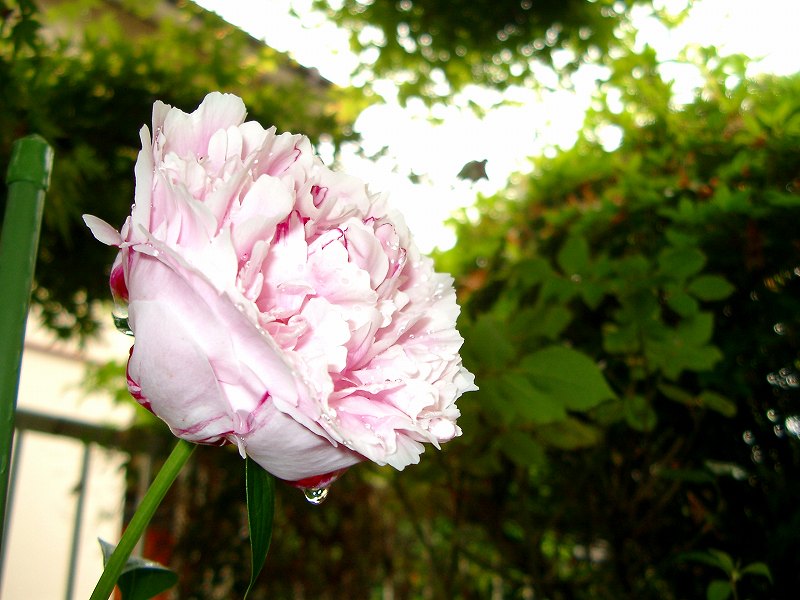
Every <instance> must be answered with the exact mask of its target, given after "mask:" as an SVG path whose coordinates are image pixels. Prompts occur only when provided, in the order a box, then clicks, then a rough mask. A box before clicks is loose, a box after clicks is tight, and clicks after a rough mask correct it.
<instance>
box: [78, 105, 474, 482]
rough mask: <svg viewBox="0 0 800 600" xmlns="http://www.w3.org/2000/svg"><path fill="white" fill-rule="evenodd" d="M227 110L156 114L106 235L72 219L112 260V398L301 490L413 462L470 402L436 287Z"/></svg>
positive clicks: (376, 225)
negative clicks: (117, 333) (120, 338)
mask: <svg viewBox="0 0 800 600" xmlns="http://www.w3.org/2000/svg"><path fill="white" fill-rule="evenodd" d="M245 112H246V111H245V107H244V104H243V102H242V101H241V99H239V98H237V97H236V96H232V95H228V94H220V93H212V94H209V95H208V96H207V97H206V98H205V100H204V101H203V102H202V104H201V105H200V106H199V107H198V108H197V110H195V111H194V112H193V113H191V114H186V113H184V112H183V111H181V110H178V109H176V108H172V107H170V106H168V105H165V104H163V103H161V102H156V104H155V106H154V108H153V132H154V133H153V138H152V141H151V137H150V131H149V130H148V128H147V127H143V128H142V130H141V133H140V135H141V140H142V150H141V152H140V153H139V158H138V160H137V163H136V169H135V172H136V192H135V204H134V206H133V210H132V213H131V215H130V217H128V219H127V220H126V222H125V224H124V225H123V227H122V230H121V231H120V232H118V231H116V230H115V229H114V228H113V227H111V226H110V225H108V224H107V223H105V222H104V221H101V220H100V219H98V218H96V217H93V216H91V215H86V216H85V217H84V219H85V221H86V223H87V225H88V226H89V227H90V228H91V230H92V232H93V233H94V235H95V237H96V238H97V239H98V240H100V241H101V242H104V243H106V244H109V245H113V246H117V247H119V249H120V252H119V254H118V256H117V259H116V261H115V263H114V266H113V267H112V272H111V288H112V292H113V295H114V297H115V299H116V300H117V301H118V302H124V303H127V307H128V318H129V326H130V329H131V331H132V332H133V333H134V335H135V344H134V346H133V348H132V350H131V356H130V360H129V363H128V386H129V389H130V391H131V393H132V395H133V396H134V397H135V398H136V399H137V400H138V401H139V402H140V403H141V404H142V405H144V406H145V407H147V408H148V409H150V410H151V411H152V412H154V413H155V414H156V415H157V416H159V417H160V418H161V419H163V420H164V421H165V422H166V423H167V424H168V425H169V426H170V428H171V430H172V431H173V433H174V434H175V435H177V436H179V437H181V438H184V439H186V440H189V441H192V442H197V443H205V444H222V443H234V444H237V445H238V446H239V449H240V451H241V453H242V454H243V455H244V454H246V455H248V456H250V457H251V458H252V459H253V460H255V461H256V462H257V463H259V464H260V465H261V466H262V467H264V468H265V469H266V470H267V471H269V472H271V473H273V474H274V475H276V476H277V477H280V478H282V479H286V480H289V481H293V482H299V483H300V484H301V485H307V486H311V485H321V484H324V483H327V482H328V480H330V479H332V478H334V477H335V474H336V473H338V472H340V471H341V470H342V469H345V468H347V467H349V466H351V465H353V464H355V463H358V462H360V461H363V460H365V459H368V460H372V461H374V462H376V463H378V464H381V465H384V464H389V465H392V466H393V467H395V468H397V469H403V468H404V467H405V466H406V465H408V464H412V463H416V462H418V461H419V456H420V454H421V453H422V452H423V451H424V448H425V446H424V444H425V443H431V444H433V445H434V446H436V447H437V448H438V447H439V445H440V444H441V443H442V442H446V441H448V440H450V439H452V438H454V437H456V436H458V435H460V433H461V431H460V429H459V427H458V425H457V424H456V419H457V417H458V416H459V411H458V408H457V407H456V399H457V398H458V397H459V396H460V395H461V394H462V393H463V392H465V391H469V390H473V389H476V388H475V386H474V384H473V376H472V375H471V374H470V373H469V372H468V371H467V370H466V369H465V368H464V367H463V366H462V364H461V359H460V357H459V349H460V347H461V344H462V341H463V340H462V338H461V337H460V335H459V334H458V332H457V331H456V329H455V321H456V317H457V315H458V312H459V308H458V305H457V304H456V298H455V292H454V289H453V285H452V283H453V282H452V279H451V278H450V277H449V276H448V275H445V274H441V273H437V272H435V271H434V269H433V265H432V261H431V259H430V258H428V257H426V256H422V255H420V253H419V251H418V250H417V248H416V246H415V245H414V242H413V240H412V239H411V236H410V234H409V231H408V229H407V228H406V226H405V224H404V222H403V219H402V218H401V217H400V215H399V214H397V213H396V212H393V211H392V210H391V209H390V208H389V206H388V204H387V200H386V198H385V197H384V196H381V195H375V194H371V193H369V192H368V191H367V189H366V186H365V184H364V183H363V182H361V181H359V180H358V179H356V178H353V177H349V176H347V175H343V174H340V173H335V172H333V171H331V170H330V169H328V168H327V167H325V166H324V165H323V164H322V162H321V161H320V160H319V158H318V157H317V156H315V155H314V153H313V150H312V148H311V144H310V142H309V140H308V139H307V138H306V137H304V136H301V135H291V134H287V133H285V134H281V135H278V134H276V132H275V128H271V129H266V130H265V129H264V128H263V127H261V125H259V124H258V123H255V122H252V121H251V122H245V121H244V119H245Z"/></svg>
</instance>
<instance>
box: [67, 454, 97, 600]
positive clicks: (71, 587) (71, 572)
mask: <svg viewBox="0 0 800 600" xmlns="http://www.w3.org/2000/svg"><path fill="white" fill-rule="evenodd" d="M91 453H92V446H91V444H88V443H85V444H84V445H83V460H82V461H81V478H80V480H79V482H78V500H77V502H76V503H75V521H74V525H73V527H72V544H71V545H70V550H69V569H68V571H67V595H66V596H65V598H66V600H72V598H73V596H74V593H75V573H76V572H77V570H78V550H79V549H80V543H81V526H82V524H83V505H84V503H85V502H86V489H87V488H88V487H89V458H90V456H91Z"/></svg>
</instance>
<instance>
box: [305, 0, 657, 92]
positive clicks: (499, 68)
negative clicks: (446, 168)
mask: <svg viewBox="0 0 800 600" xmlns="http://www.w3.org/2000/svg"><path fill="white" fill-rule="evenodd" d="M634 4H650V0H632V1H622V2H621V1H619V0H616V1H614V0H544V1H543V0H521V1H520V0H499V1H498V0H456V1H445V0H400V1H399V2H380V1H372V0H370V1H364V0H344V1H343V2H341V3H337V4H336V5H335V7H333V8H332V7H331V5H330V4H329V3H328V2H323V1H322V0H317V1H316V2H315V5H316V6H317V8H320V9H322V10H325V11H326V12H327V14H328V15H329V17H331V18H332V19H333V20H334V21H335V22H336V23H338V24H339V25H340V26H341V27H343V28H345V29H347V30H348V31H350V32H351V42H352V46H353V48H354V50H356V51H357V52H365V51H366V52H368V53H372V54H373V55H376V56H377V58H375V59H374V60H373V59H372V58H371V59H370V60H368V61H365V62H364V63H363V64H362V66H361V67H360V68H361V70H362V71H363V72H364V73H365V74H367V75H368V77H369V76H371V75H373V74H374V75H377V76H378V77H386V76H391V77H393V78H394V79H395V80H396V81H397V82H398V85H399V93H400V97H401V98H407V97H409V96H417V97H422V98H424V99H427V100H431V99H432V98H435V97H438V96H447V95H449V93H450V92H452V91H459V90H460V89H462V88H464V87H465V86H467V85H470V84H487V85H490V86H492V87H498V88H504V87H506V86H508V85H511V84H524V85H535V84H536V78H535V76H534V70H533V66H534V65H536V64H544V65H547V66H551V67H552V66H557V68H558V69H559V71H560V72H561V74H562V75H567V74H569V73H571V72H572V71H574V70H575V69H576V68H577V67H578V66H579V65H580V64H581V63H583V62H584V61H586V60H587V59H594V60H597V59H599V58H600V57H601V56H603V55H605V54H606V53H607V51H608V49H609V48H610V47H611V46H613V45H615V44H616V41H617V40H616V38H615V35H614V30H615V28H616V27H617V26H618V25H619V24H620V23H621V22H622V21H623V20H624V19H625V18H626V17H627V15H628V13H629V11H630V8H631V6H633V5H634ZM443 83H446V84H448V87H449V89H448V91H445V92H443V91H441V89H442V88H441V85H442V84H443Z"/></svg>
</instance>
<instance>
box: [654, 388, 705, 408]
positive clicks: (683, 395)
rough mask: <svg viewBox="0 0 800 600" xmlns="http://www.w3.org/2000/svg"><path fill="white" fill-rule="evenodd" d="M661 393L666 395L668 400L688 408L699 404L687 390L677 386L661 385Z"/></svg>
mask: <svg viewBox="0 0 800 600" xmlns="http://www.w3.org/2000/svg"><path fill="white" fill-rule="evenodd" d="M658 389H659V391H660V392H661V393H662V394H664V396H666V397H667V398H669V399H670V400H672V401H674V402H680V403H681V404H685V405H686V406H695V405H696V404H697V399H696V398H695V397H694V396H692V395H691V394H690V393H689V392H687V391H686V390H684V389H682V388H679V387H677V386H675V385H669V384H667V383H662V384H659V386H658Z"/></svg>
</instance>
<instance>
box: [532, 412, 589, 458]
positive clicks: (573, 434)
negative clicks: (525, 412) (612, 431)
mask: <svg viewBox="0 0 800 600" xmlns="http://www.w3.org/2000/svg"><path fill="white" fill-rule="evenodd" d="M536 436H537V437H538V438H539V440H540V441H541V442H543V443H545V444H547V445H548V446H553V447H555V448H561V449H562V450H577V449H579V448H588V447H590V446H595V445H596V444H597V443H598V442H599V441H600V440H601V439H602V437H603V433H602V431H601V430H600V429H598V428H597V427H594V426H592V425H589V424H588V423H583V422H582V421H578V420H577V419H574V418H572V417H568V418H567V419H565V420H563V421H558V422H556V423H551V424H549V425H544V426H542V427H538V428H537V429H536Z"/></svg>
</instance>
